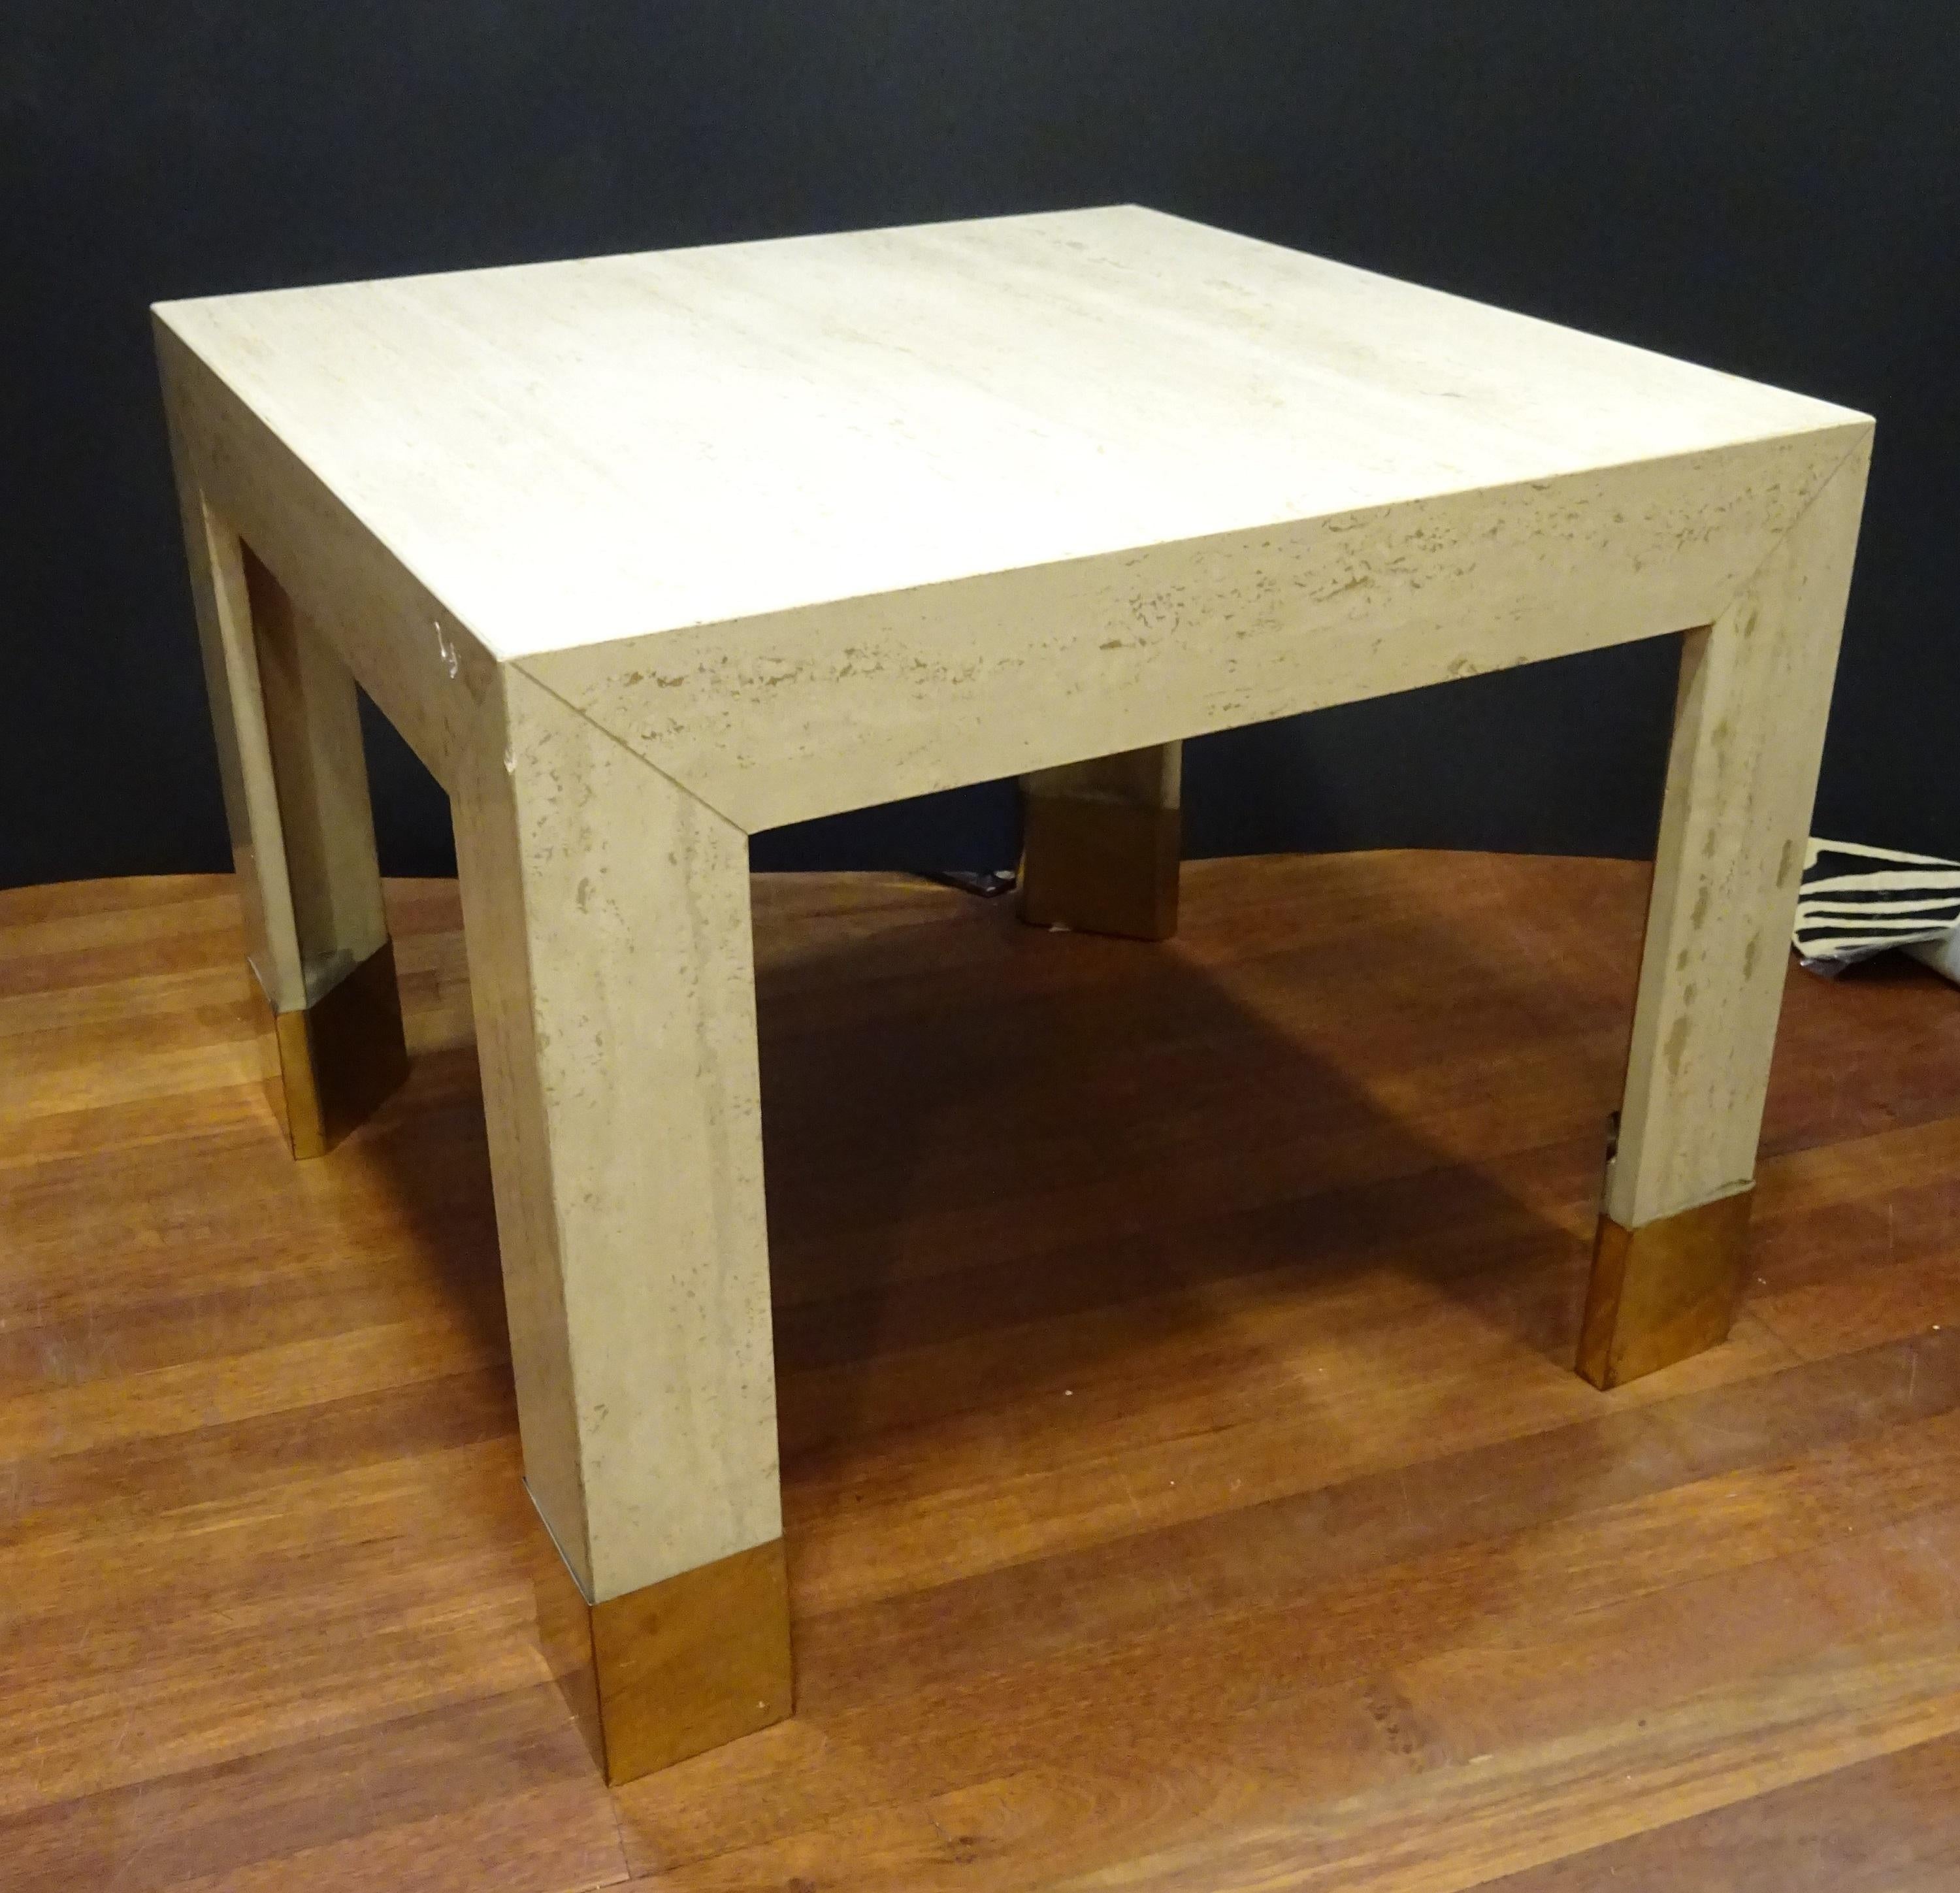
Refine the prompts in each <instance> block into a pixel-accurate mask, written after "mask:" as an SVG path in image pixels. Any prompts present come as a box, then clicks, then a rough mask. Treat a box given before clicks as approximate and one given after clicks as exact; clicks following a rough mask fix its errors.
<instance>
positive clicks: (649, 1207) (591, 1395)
mask: <svg viewBox="0 0 1960 1893" xmlns="http://www.w3.org/2000/svg"><path fill="white" fill-rule="evenodd" d="M500 695H501V702H493V703H492V705H488V706H486V714H485V721H484V723H483V725H482V727H481V729H480V730H479V732H478V737H479V741H478V743H477V746H476V748H475V749H473V752H472V755H473V766H472V768H471V770H470V772H469V775H468V777H467V778H466V780H465V781H464V782H463V784H462V786H461V787H460V792H459V793H458V794H457V796H456V797H455V803H454V806H455V810H456V829H457V858H458V865H459V867H460V870H461V875H462V881H463V914H464V923H465V931H466V939H467V943H468V946H469V965H470V976H471V981H472V993H473V1004H474V1007H475V1010H476V1036H477V1045H478V1051H479V1058H481V1060H482V1069H483V1096H484V1109H485V1115H486V1117H487V1118H488V1126H489V1133H490V1147H491V1160H492V1169H493V1172H494V1174H495V1179H496V1191H497V1223H498V1236H499V1239H500V1242H501V1247H502V1250H503V1260H504V1294H505V1300H506V1302H507V1303H508V1308H509V1311H510V1323H511V1352H512V1357H513V1359H514V1363H515V1368H516V1373H517V1405H518V1412H519V1415H520V1420H521V1421H522V1424H523V1442H524V1468H525V1475H526V1477H527V1479H528V1480H529V1481H530V1487H531V1491H532V1494H533V1497H534V1498H535V1499H536V1502H537V1503H538V1506H539V1509H540V1510H542V1511H543V1513H544V1515H545V1516H546V1519H549V1521H550V1523H551V1526H552V1532H553V1534H554V1535H555V1537H556V1538H557V1539H558V1544H559V1545H560V1546H561V1548H562V1549H563V1550H564V1551H565V1554H566V1557H567V1558H568V1560H569V1561H570V1562H571V1565H572V1567H573V1568H574V1570H575V1571H576V1572H577V1573H578V1576H579V1580H580V1582H581V1585H582V1586H583V1587H584V1590H585V1592H586V1595H587V1597H588V1598H589V1599H592V1600H593V1602H599V1601H601V1600H603V1599H607V1598H611V1597H616V1596H621V1595H622V1594H623V1593H625V1592H628V1591H632V1590H636V1589H640V1588H641V1586H645V1585H648V1584H651V1583H657V1582H659V1581H660V1580H662V1579H663V1578H667V1577H670V1576H673V1575H674V1573H676V1572H679V1571H683V1570H689V1569H691V1568H692V1567H694V1566H695V1565H698V1564H706V1563H708V1562H709V1561H711V1560H713V1559H715V1558H718V1557H725V1556H727V1555H728V1554H730V1552H732V1551H743V1550H746V1549H747V1548H749V1547H750V1546H752V1545H760V1544H763V1543H765V1542H767V1541H769V1540H771V1539H772V1538H778V1537H780V1536H781V1532H782V1516H781V1509H780V1506H779V1503H778V1494H777V1478H776V1418H775V1378H774V1371H773V1366H774V1363H773V1360H772V1354H771V1347H770V1332H769V1278H768V1250H767V1246H766V1240H765V1226H764V1221H763V1207H762V1138H761V1114H760V1110H759V1095H758V1086H759V1080H758V1077H757V1074H756V1015H755V1001H754V989H753V978H752V972H751V967H752V956H751V952H750V947H749V878H748V871H749V854H748V843H747V841H746V838H744V837H743V835H741V834H740V832H738V831H737V829H734V828H733V827H732V826H730V824H729V822H727V820H726V819H724V817H723V816H719V815H717V814H716V813H714V811H713V810H711V809H708V808H704V807H702V804H701V803H698V802H696V801H695V800H693V798H692V797H690V796H689V795H687V794H686V793H685V792H684V791H682V790H679V789H677V788H676V787H674V785H673V784H672V783H670V782H669V781H667V779H666V778H664V777H663V776H661V775H659V774H658V773H657V772H655V771H654V770H652V769H650V768H647V767H646V766H645V765H644V764H643V763H641V762H639V761H638V759H636V758H635V757H634V756H631V755H629V754H628V752H626V751H625V750H624V749H621V748H620V747H619V745H618V744H617V743H614V742H613V741H612V740H610V739H609V738H608V737H606V736H604V735H603V734H602V733H600V731H598V730H596V729H594V728H593V726H592V724H590V723H589V722H587V721H586V720H585V719H584V717H580V716H578V715H576V714H574V713H573V712H572V711H570V710H568V709H567V708H565V705H563V704H562V703H560V702H558V700H557V699H556V698H554V697H552V695H550V694H549V692H546V691H545V690H544V689H542V688H541V687H540V686H539V685H537V684H536V683H534V682H532V680H531V679H530V678H529V677H527V676H525V675H524V674H523V673H522V672H521V671H519V670H506V671H505V672H504V673H503V689H502V691H501V693H500Z"/></svg>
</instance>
